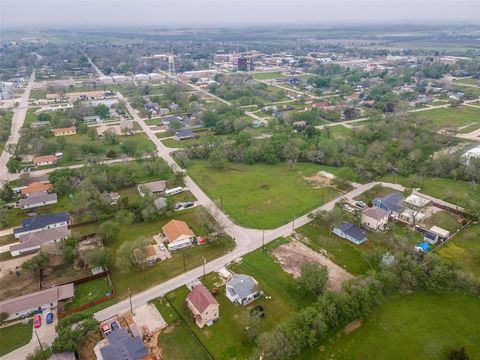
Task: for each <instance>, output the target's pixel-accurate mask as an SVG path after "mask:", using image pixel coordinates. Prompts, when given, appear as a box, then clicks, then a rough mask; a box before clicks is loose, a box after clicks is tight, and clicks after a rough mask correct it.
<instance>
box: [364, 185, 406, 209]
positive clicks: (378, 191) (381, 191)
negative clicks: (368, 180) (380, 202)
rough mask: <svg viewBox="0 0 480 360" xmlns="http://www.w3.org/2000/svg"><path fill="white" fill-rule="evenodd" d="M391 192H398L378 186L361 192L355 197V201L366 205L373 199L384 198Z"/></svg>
mask: <svg viewBox="0 0 480 360" xmlns="http://www.w3.org/2000/svg"><path fill="white" fill-rule="evenodd" d="M392 192H398V190H395V189H392V188H389V187H386V186H382V185H380V184H379V185H375V186H374V187H372V188H371V189H369V190H367V191H365V192H363V193H362V194H361V195H359V196H357V197H356V198H355V199H356V200H361V201H364V202H365V203H367V204H368V203H369V202H370V201H373V199H375V198H381V197H384V196H385V195H387V194H390V193H392Z"/></svg>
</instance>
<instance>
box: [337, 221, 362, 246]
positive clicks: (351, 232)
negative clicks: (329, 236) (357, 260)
mask: <svg viewBox="0 0 480 360" xmlns="http://www.w3.org/2000/svg"><path fill="white" fill-rule="evenodd" d="M332 232H333V233H334V234H335V235H338V236H340V237H341V238H344V239H347V240H348V241H351V242H353V243H354V244H356V245H360V244H363V243H364V242H365V241H367V235H365V231H363V230H362V229H360V228H359V227H358V226H356V225H354V224H350V223H347V222H342V223H341V224H340V225H338V226H335V227H334V228H333V230H332Z"/></svg>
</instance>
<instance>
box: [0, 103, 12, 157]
mask: <svg viewBox="0 0 480 360" xmlns="http://www.w3.org/2000/svg"><path fill="white" fill-rule="evenodd" d="M12 117H13V111H6V112H4V113H1V114H0V152H2V151H3V148H4V147H5V143H6V142H7V140H8V137H9V136H10V127H11V126H12Z"/></svg>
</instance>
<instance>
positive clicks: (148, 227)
mask: <svg viewBox="0 0 480 360" xmlns="http://www.w3.org/2000/svg"><path fill="white" fill-rule="evenodd" d="M202 211H205V209H203V208H202V207H196V208H194V209H191V210H185V211H179V212H174V213H173V214H172V215H170V216H169V217H168V218H164V219H158V220H154V221H152V222H149V223H134V224H122V225H121V226H120V233H119V235H118V237H117V238H116V239H115V240H113V241H112V242H111V243H110V244H109V245H108V246H109V247H110V248H111V250H112V257H113V259H115V253H116V251H117V250H118V248H119V246H120V245H121V244H122V243H123V242H125V241H133V240H136V239H146V238H150V237H151V236H153V235H156V234H158V233H160V232H161V231H162V226H163V225H165V224H166V223H167V222H168V221H170V220H172V219H174V218H175V219H178V220H183V221H185V222H186V223H187V224H188V225H189V226H190V228H191V229H192V230H193V232H194V233H195V234H196V235H200V236H202V235H203V236H205V234H206V230H205V228H204V224H203V223H201V221H200V218H199V214H200V212H202ZM83 230H84V232H86V233H88V232H91V231H92V229H91V228H90V227H86V228H85V229H83ZM75 231H76V232H79V233H82V227H80V228H76V229H75ZM233 247H234V242H233V240H231V239H229V238H227V239H224V240H219V241H215V242H208V241H207V244H205V245H200V246H196V247H192V248H188V249H184V250H180V251H176V252H174V253H172V257H171V258H170V259H168V260H165V261H161V262H159V263H157V264H156V265H154V266H149V267H147V268H145V269H144V270H143V271H140V270H137V271H133V272H132V273H129V274H124V273H122V272H121V271H120V270H121V269H119V268H118V267H117V266H116V265H115V264H113V266H111V269H110V271H111V279H112V282H113V287H114V288H115V292H116V294H117V295H118V296H119V297H120V298H121V297H124V296H126V294H127V293H128V288H130V289H131V291H132V292H133V293H135V292H139V291H142V290H145V289H147V288H149V287H152V286H154V285H156V284H158V283H161V282H163V281H166V280H168V279H171V278H173V277H175V276H177V275H180V274H181V273H183V272H184V265H183V264H184V262H183V257H185V270H186V271H188V270H191V269H193V268H195V267H197V266H200V265H201V264H202V263H203V259H202V256H204V257H205V258H206V259H207V261H211V260H213V259H215V258H217V257H219V256H221V255H223V254H225V253H227V252H228V251H231V250H232V249H233Z"/></svg>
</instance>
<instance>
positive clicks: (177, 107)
mask: <svg viewBox="0 0 480 360" xmlns="http://www.w3.org/2000/svg"><path fill="white" fill-rule="evenodd" d="M168 108H169V109H170V110H172V111H175V110H178V109H180V106H178V105H177V104H175V103H171V104H170V105H168Z"/></svg>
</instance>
